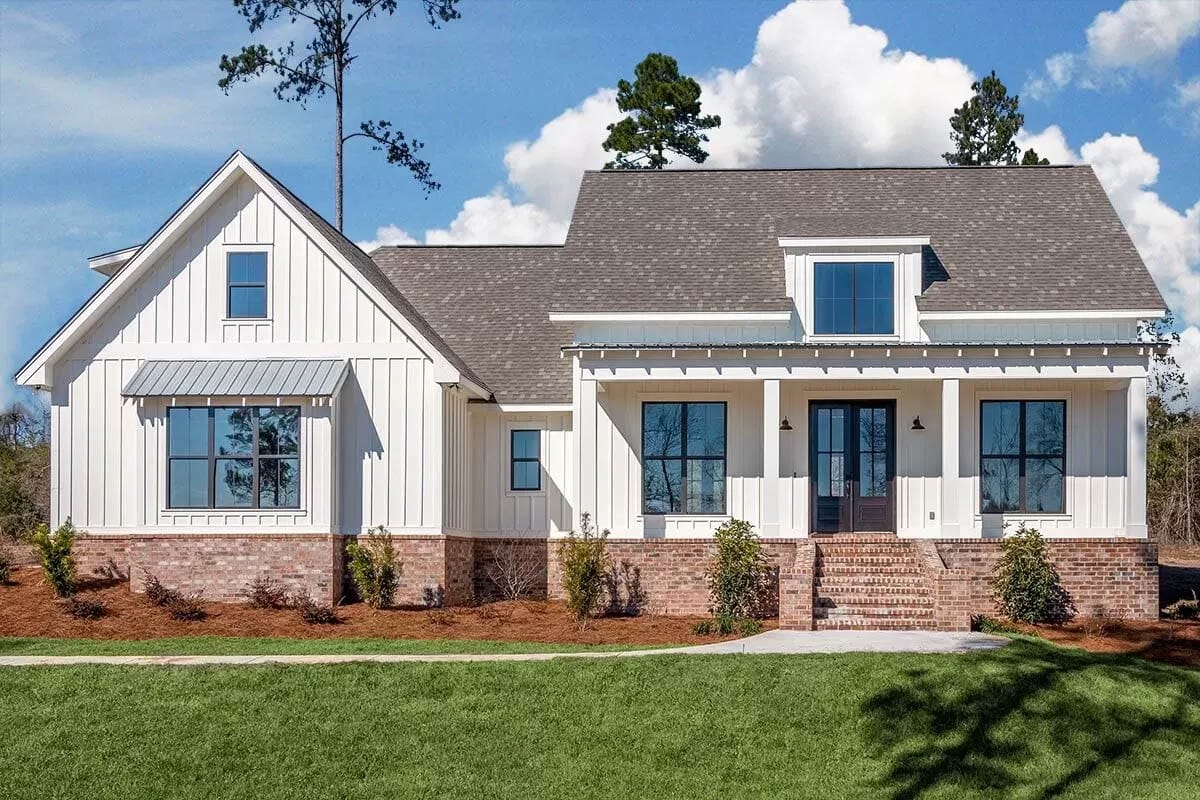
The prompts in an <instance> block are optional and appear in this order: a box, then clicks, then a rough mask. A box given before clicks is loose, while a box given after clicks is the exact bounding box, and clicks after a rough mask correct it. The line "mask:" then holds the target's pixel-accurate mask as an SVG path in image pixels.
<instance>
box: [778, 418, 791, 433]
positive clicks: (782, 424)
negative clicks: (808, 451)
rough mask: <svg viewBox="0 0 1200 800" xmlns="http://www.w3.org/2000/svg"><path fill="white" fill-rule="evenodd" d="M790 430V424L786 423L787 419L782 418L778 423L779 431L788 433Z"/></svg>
mask: <svg viewBox="0 0 1200 800" xmlns="http://www.w3.org/2000/svg"><path fill="white" fill-rule="evenodd" d="M791 429H792V423H790V422H788V418H787V417H784V418H783V422H780V423H779V430H781V431H790V430H791Z"/></svg>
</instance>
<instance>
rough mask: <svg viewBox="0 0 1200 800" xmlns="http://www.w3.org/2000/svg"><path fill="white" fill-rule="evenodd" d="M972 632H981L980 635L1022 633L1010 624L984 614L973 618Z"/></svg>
mask: <svg viewBox="0 0 1200 800" xmlns="http://www.w3.org/2000/svg"><path fill="white" fill-rule="evenodd" d="M971 630H973V631H979V632H980V633H995V634H1004V633H1020V631H1019V630H1017V629H1016V628H1014V627H1013V626H1012V625H1011V624H1010V623H1008V622H1005V621H1004V620H1002V619H996V618H995V617H986V616H984V615H982V614H976V615H975V616H973V617H971Z"/></svg>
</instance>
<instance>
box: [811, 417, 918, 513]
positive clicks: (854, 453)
mask: <svg viewBox="0 0 1200 800" xmlns="http://www.w3.org/2000/svg"><path fill="white" fill-rule="evenodd" d="M895 412H896V404H895V403H894V402H893V401H891V400H865V401H854V402H832V403H813V404H812V405H811V406H810V410H809V462H808V463H809V476H810V478H811V480H810V484H811V485H812V492H811V500H812V502H811V506H812V531H813V532H814V533H849V532H852V531H894V530H895V529H896V514H895V510H896V503H895V496H894V487H895V476H896V453H895V450H896V447H895V442H896V420H895V416H896V414H895Z"/></svg>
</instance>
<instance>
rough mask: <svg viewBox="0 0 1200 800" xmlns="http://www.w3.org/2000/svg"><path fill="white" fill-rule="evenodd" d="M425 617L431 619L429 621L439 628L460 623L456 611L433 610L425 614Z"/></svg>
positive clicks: (446, 609) (445, 609) (447, 609)
mask: <svg viewBox="0 0 1200 800" xmlns="http://www.w3.org/2000/svg"><path fill="white" fill-rule="evenodd" d="M425 616H427V617H429V621H430V622H431V623H432V624H434V625H437V626H439V627H444V626H448V625H453V624H454V623H456V622H458V618H457V616H456V615H455V613H454V611H452V610H451V609H449V608H431V609H429V610H428V611H426V612H425Z"/></svg>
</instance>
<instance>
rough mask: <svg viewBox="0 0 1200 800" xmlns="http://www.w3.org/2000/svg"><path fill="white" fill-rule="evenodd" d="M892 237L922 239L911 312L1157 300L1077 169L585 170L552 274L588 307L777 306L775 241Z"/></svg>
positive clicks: (1093, 182)
mask: <svg viewBox="0 0 1200 800" xmlns="http://www.w3.org/2000/svg"><path fill="white" fill-rule="evenodd" d="M894 235H927V236H929V237H930V246H929V247H928V248H925V284H926V291H925V292H924V294H922V296H921V297H919V298H918V300H917V304H918V307H919V308H920V309H921V310H923V311H1006V310H1009V311H1029V310H1110V309H1111V310H1116V309H1160V308H1164V303H1163V300H1162V296H1161V295H1160V294H1159V292H1158V288H1157V287H1156V286H1155V285H1154V281H1153V279H1152V278H1151V277H1150V274H1149V272H1148V271H1147V270H1146V267H1145V265H1144V264H1143V263H1142V260H1141V258H1140V256H1138V253H1137V250H1136V249H1135V248H1134V246H1133V242H1132V241H1131V240H1130V238H1129V235H1128V233H1127V232H1126V231H1125V228H1124V226H1123V225H1122V224H1121V221H1120V219H1119V218H1118V217H1117V214H1116V211H1114V210H1113V207H1112V204H1111V203H1110V202H1109V200H1108V196H1107V195H1106V194H1105V193H1104V189H1103V187H1101V185H1100V182H1099V180H1097V178H1096V175H1095V173H1094V172H1093V171H1092V169H1091V167H1088V166H1064V167H974V168H972V167H930V168H883V169H794V170H786V169H765V170H705V169H699V170H668V171H661V172H658V171H632V170H631V171H616V170H613V171H599V172H587V173H585V174H584V176H583V182H582V184H581V186H580V189H579V198H578V200H577V201H576V204H575V214H574V216H573V218H572V221H571V228H570V232H569V233H568V235H567V241H566V245H565V247H564V248H563V255H562V259H561V265H562V272H561V276H562V279H563V280H564V281H568V282H570V283H572V284H580V283H582V284H583V286H584V291H583V296H582V299H583V301H584V302H585V304H586V305H587V306H588V308H589V310H594V311H670V310H688V311H702V310H703V311H759V310H774V309H782V308H786V307H789V305H788V303H787V300H786V297H785V291H784V270H783V260H782V258H781V251H780V247H779V242H778V239H779V238H780V237H785V236H894ZM587 276H592V279H590V280H589V279H588V277H587ZM596 276H602V279H596ZM571 299H572V300H578V299H580V298H578V297H573V298H571Z"/></svg>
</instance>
